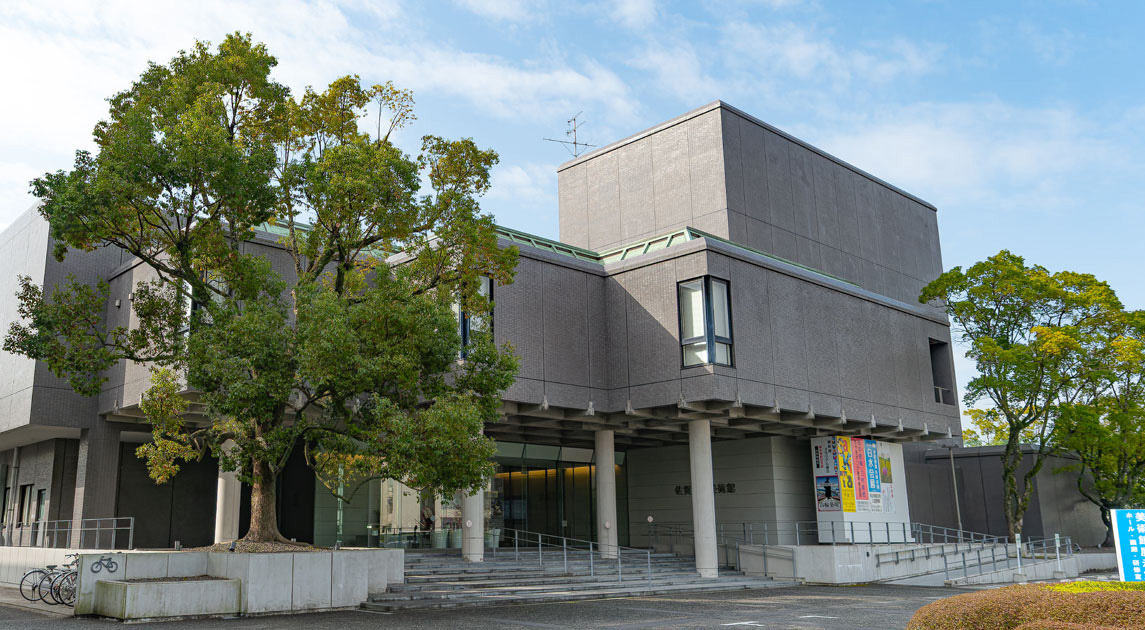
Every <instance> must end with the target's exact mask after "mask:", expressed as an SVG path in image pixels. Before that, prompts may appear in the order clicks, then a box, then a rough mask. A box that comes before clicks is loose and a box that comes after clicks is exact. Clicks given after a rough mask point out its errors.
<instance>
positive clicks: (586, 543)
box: [493, 529, 652, 582]
mask: <svg viewBox="0 0 1145 630" xmlns="http://www.w3.org/2000/svg"><path fill="white" fill-rule="evenodd" d="M502 531H503V533H504V536H505V538H504V541H505V550H504V551H502V553H504V552H506V551H508V547H509V546H510V544H511V545H512V547H513V560H514V561H515V562H521V558H522V557H523V558H524V559H525V561H526V562H530V561H531V558H534V557H535V558H536V559H537V566H540V567H543V566H544V565H545V550H546V549H549V550H551V551H552V552H553V555H554V557H555V552H556V550H558V549H559V550H560V552H561V556H560V562H561V563H562V566H563V570H564V572H565V573H568V570H569V556H570V555H571V556H572V558H573V562H574V563H575V562H576V561H577V559H578V558H586V559H587V561H588V572H589V575H590V576H593V577H595V576H596V574H597V571H598V570H603V569H610V568H611V567H612V565H613V564H615V566H616V580H617V581H618V582H623V581H624V566H625V559H624V556H625V554H628V558H629V559H628V561H627V563H628V572H629V579H639V578H638V577H637V576H638V574H637V573H636V571H638V570H639V569H641V568H643V569H644V570H645V572H646V576H645V577H646V578H647V580H648V582H651V581H652V551H651V550H650V549H636V548H633V547H621V546H619V545H608V544H601V543H599V542H594V541H591V540H581V539H579V538H569V537H567V536H555V535H552V534H542V533H540V532H527V531H523V530H519V529H504V530H502ZM613 555H615V557H612V556H613ZM493 557H497V547H493ZM553 561H554V559H550V563H551V562H553Z"/></svg>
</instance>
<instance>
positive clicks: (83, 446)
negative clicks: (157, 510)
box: [71, 418, 128, 548]
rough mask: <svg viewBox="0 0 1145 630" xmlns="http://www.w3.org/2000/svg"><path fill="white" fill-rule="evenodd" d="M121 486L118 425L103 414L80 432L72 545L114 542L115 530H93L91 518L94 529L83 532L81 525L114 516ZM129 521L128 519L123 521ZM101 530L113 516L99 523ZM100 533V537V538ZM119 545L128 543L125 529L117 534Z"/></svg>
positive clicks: (95, 544) (105, 544)
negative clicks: (90, 426) (117, 495)
mask: <svg viewBox="0 0 1145 630" xmlns="http://www.w3.org/2000/svg"><path fill="white" fill-rule="evenodd" d="M118 486H119V427H118V426H117V425H113V424H110V423H108V422H106V421H105V420H103V419H102V418H100V419H98V420H96V421H95V425H94V426H93V427H92V428H90V429H84V430H83V432H82V433H81V434H80V444H79V451H78V453H77V457H76V489H75V498H74V501H73V503H72V531H71V546H72V547H73V548H78V547H80V546H81V545H82V544H86V545H87V546H88V547H89V548H91V547H96V548H100V547H107V546H110V545H111V544H112V538H113V534H112V533H110V532H108V531H102V533H100V534H98V535H97V533H96V532H95V531H94V528H95V526H96V523H95V521H90V520H89V521H88V523H87V526H90V527H91V528H92V530H93V531H90V532H87V533H84V532H82V531H81V527H83V526H84V520H85V519H97V518H99V519H109V518H110V517H113V516H115V493H116V490H117V489H118ZM116 524H120V525H126V519H124V521H123V522H122V523H118V522H117V523H116ZM99 526H100V529H101V530H106V529H110V528H111V527H112V521H111V520H104V521H101V522H100V523H99ZM97 537H98V538H99V540H97ZM114 539H115V541H114V542H115V543H116V545H117V546H121V547H122V546H125V545H126V544H127V540H128V532H127V530H126V529H121V530H117V531H116V532H115V534H114Z"/></svg>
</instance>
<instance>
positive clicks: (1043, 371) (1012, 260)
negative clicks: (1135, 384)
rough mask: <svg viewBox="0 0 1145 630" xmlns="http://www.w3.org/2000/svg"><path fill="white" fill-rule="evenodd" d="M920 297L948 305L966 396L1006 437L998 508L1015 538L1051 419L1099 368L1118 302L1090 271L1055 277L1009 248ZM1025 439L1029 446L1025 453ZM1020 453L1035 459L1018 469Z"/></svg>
mask: <svg viewBox="0 0 1145 630" xmlns="http://www.w3.org/2000/svg"><path fill="white" fill-rule="evenodd" d="M919 301H920V302H930V301H939V302H941V303H942V304H944V305H945V307H946V310H947V313H948V314H949V316H950V319H951V321H952V324H953V328H954V332H955V334H956V336H957V338H958V339H959V340H960V341H962V342H963V343H964V344H965V345H966V347H967V348H968V350H967V356H968V357H969V358H970V359H971V360H973V361H974V363H975V366H976V367H977V370H978V375H977V376H975V377H974V379H972V380H971V381H970V382H969V383H968V385H967V388H966V392H965V394H964V396H963V401H964V402H965V404H966V406H967V407H973V406H975V405H977V404H979V403H986V409H985V410H983V411H982V412H981V415H982V416H983V418H984V419H985V420H988V421H989V422H990V424H992V425H993V426H996V427H998V433H999V434H1000V435H1002V436H1004V441H1003V443H1004V444H1005V448H1004V450H1003V452H1002V483H1003V513H1004V514H1005V516H1006V525H1007V530H1008V534H1009V535H1010V537H1011V539H1013V538H1014V536H1015V535H1016V534H1019V533H1021V531H1022V522H1023V519H1024V517H1025V514H1026V510H1027V509H1028V508H1029V504H1030V498H1031V496H1032V493H1033V487H1034V486H1033V479H1034V477H1035V476H1036V475H1037V474H1038V472H1039V471H1040V470H1041V469H1042V466H1043V465H1044V463H1045V459H1046V457H1047V456H1048V455H1049V454H1050V453H1051V452H1052V451H1053V439H1054V433H1055V432H1054V420H1055V417H1056V416H1057V413H1058V411H1059V409H1060V408H1061V406H1062V405H1063V404H1068V403H1071V402H1074V401H1076V400H1077V397H1078V396H1079V395H1081V394H1082V393H1083V391H1084V386H1085V383H1086V382H1087V378H1088V376H1089V375H1090V374H1091V373H1093V372H1094V371H1095V370H1099V369H1100V367H1101V366H1100V362H1099V361H1098V360H1097V359H1096V355H1097V350H1096V348H1098V347H1100V345H1101V343H1102V340H1103V330H1104V329H1105V326H1106V325H1107V324H1108V322H1109V321H1110V318H1112V317H1115V316H1116V313H1118V312H1120V311H1121V304H1120V302H1119V301H1118V299H1117V296H1116V295H1115V294H1114V292H1113V290H1112V289H1110V287H1109V286H1108V285H1107V284H1105V283H1104V282H1101V281H1099V280H1097V279H1096V278H1095V277H1093V276H1092V275H1089V274H1081V273H1074V272H1069V271H1061V272H1057V273H1051V272H1049V271H1047V270H1046V269H1045V268H1043V267H1041V266H1037V265H1033V266H1028V265H1026V263H1025V260H1023V259H1022V257H1020V256H1017V255H1015V254H1012V253H1010V252H1008V251H1002V252H999V253H998V254H996V255H994V256H991V257H990V258H988V259H986V260H984V261H982V262H979V263H976V264H974V265H973V266H971V267H970V268H968V269H965V270H964V269H962V268H961V267H955V268H954V269H951V270H950V271H947V272H946V273H944V274H942V275H941V276H939V277H938V278H937V279H936V280H934V281H933V282H931V283H930V284H928V285H927V286H926V287H925V288H924V289H923V291H922V294H921V296H920V297H919ZM1023 445H1025V446H1027V448H1030V449H1031V450H1032V452H1030V453H1023ZM1026 457H1030V458H1031V460H1032V461H1031V462H1030V463H1031V465H1030V466H1029V467H1028V468H1026V469H1025V471H1024V472H1022V473H1021V474H1019V467H1020V466H1021V465H1022V462H1023V460H1024V459H1026Z"/></svg>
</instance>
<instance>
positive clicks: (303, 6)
mask: <svg viewBox="0 0 1145 630" xmlns="http://www.w3.org/2000/svg"><path fill="white" fill-rule="evenodd" d="M236 25H257V31H255V32H254V33H253V34H254V37H255V39H256V40H257V41H262V42H265V43H266V44H267V46H268V48H269V49H270V51H271V52H272V53H273V54H275V55H276V56H277V57H278V59H279V65H278V67H277V68H276V69H275V71H274V75H275V76H276V77H277V78H278V79H279V80H280V81H282V82H284V83H286V84H287V85H289V86H291V87H292V89H294V90H295V91H296V92H297V91H299V90H301V89H302V88H303V87H305V86H306V85H315V86H323V85H325V84H326V83H327V82H328V81H330V80H331V79H333V78H335V77H337V76H339V75H341V74H346V73H359V74H361V75H362V78H363V81H366V82H369V83H373V82H375V81H384V80H393V81H394V82H395V83H396V84H398V85H399V86H401V87H405V88H410V89H412V90H414V92H415V96H416V97H417V98H418V100H419V102H422V103H424V102H426V101H427V100H429V99H434V98H436V99H448V100H453V101H458V102H462V103H468V104H470V106H471V108H472V110H473V111H474V112H475V120H478V119H479V117H480V116H481V115H487V116H493V117H496V118H500V119H504V120H519V119H525V120H532V121H539V120H551V119H553V118H554V117H555V118H557V119H563V118H564V117H566V116H567V115H568V113H569V112H570V111H577V110H579V109H590V110H591V111H594V112H596V114H595V115H596V116H599V117H601V118H604V119H607V120H609V121H613V122H617V123H620V124H624V123H625V122H630V121H632V120H633V119H634V118H635V113H636V112H637V110H638V109H639V106H638V102H637V100H636V98H635V97H634V96H633V95H632V94H631V93H630V91H629V88H628V86H627V85H626V83H625V82H624V81H623V80H622V79H621V78H620V77H619V76H618V75H617V74H616V73H614V72H613V71H611V70H610V69H608V68H606V67H604V66H602V65H600V64H597V63H596V62H594V61H593V60H591V59H584V60H578V61H577V62H575V63H573V62H570V61H568V60H566V59H564V58H563V57H562V56H561V55H560V54H551V53H549V54H546V56H544V57H541V58H535V59H528V58H526V59H509V58H505V57H501V56H497V55H490V54H483V53H479V52H473V51H470V50H465V49H462V48H458V47H457V46H454V45H451V44H449V43H448V38H446V37H436V36H431V29H432V28H433V25H432V24H429V25H427V24H422V23H421V22H420V21H419V18H418V17H417V16H409V15H405V14H404V13H403V11H402V8H401V7H400V6H399V5H398V4H397V3H396V2H376V3H375V2H365V1H364V0H351V1H349V2H335V1H332V0H319V1H318V2H305V1H303V0H282V1H281V2H277V3H275V4H274V5H273V7H270V6H268V5H266V4H263V3H260V2H255V1H252V2H234V1H231V0H202V1H201V2H197V3H195V4H194V5H191V4H167V3H136V2H129V1H127V0H107V1H106V2H99V3H89V2H83V1H79V0H74V1H72V2H66V1H61V2H53V3H49V4H46V5H45V4H42V3H33V2H16V3H8V4H4V5H3V7H2V8H0V58H3V59H7V60H9V61H8V63H6V65H5V84H6V85H8V86H10V88H11V89H12V90H13V92H12V93H11V94H9V95H8V97H7V98H4V99H0V119H3V120H7V121H22V124H19V125H15V124H11V125H8V126H7V127H6V128H5V141H4V146H3V147H2V148H0V162H3V163H4V165H3V170H2V171H0V186H2V187H3V190H0V220H7V219H10V218H11V217H14V216H15V215H16V214H17V213H18V212H20V211H22V210H23V209H25V208H26V207H28V206H29V205H31V201H32V200H31V198H30V197H28V196H27V194H26V191H27V186H26V184H27V181H28V179H30V178H31V177H33V176H36V175H39V174H41V173H43V172H44V171H47V170H55V169H58V168H67V167H69V166H70V165H71V161H72V152H73V151H74V150H75V149H76V148H88V149H90V148H92V145H91V140H90V138H91V129H92V126H93V124H94V123H95V122H96V121H97V120H99V119H100V118H101V117H103V116H105V115H106V112H107V104H106V102H105V100H104V99H106V98H107V97H108V96H110V95H111V94H112V93H113V92H114V91H116V90H120V89H124V88H126V87H127V86H129V85H130V82H131V81H133V80H134V79H135V78H137V77H138V76H139V74H140V73H141V72H142V71H143V70H144V69H145V68H146V64H147V62H148V61H149V60H151V61H157V62H160V63H163V62H166V61H167V60H169V59H170V58H171V57H172V56H174V54H175V53H176V52H177V51H178V50H179V49H180V48H188V47H190V46H191V45H192V44H193V43H194V41H195V39H197V38H198V39H206V40H211V41H213V42H218V41H220V40H221V39H222V38H223V37H224V36H225V35H226V33H228V32H231V31H233V30H234V29H235V28H236ZM17 60H20V61H17ZM419 133H420V132H419Z"/></svg>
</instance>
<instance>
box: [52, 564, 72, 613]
mask: <svg viewBox="0 0 1145 630" xmlns="http://www.w3.org/2000/svg"><path fill="white" fill-rule="evenodd" d="M52 592H53V593H55V595H56V599H58V600H59V601H60V603H61V604H63V605H65V606H75V605H76V572H75V571H68V572H67V573H64V574H61V575H60V577H59V578H58V579H56V581H55V582H53V583H52Z"/></svg>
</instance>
